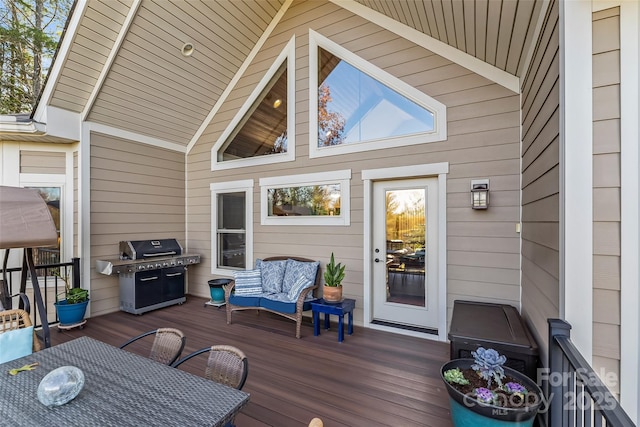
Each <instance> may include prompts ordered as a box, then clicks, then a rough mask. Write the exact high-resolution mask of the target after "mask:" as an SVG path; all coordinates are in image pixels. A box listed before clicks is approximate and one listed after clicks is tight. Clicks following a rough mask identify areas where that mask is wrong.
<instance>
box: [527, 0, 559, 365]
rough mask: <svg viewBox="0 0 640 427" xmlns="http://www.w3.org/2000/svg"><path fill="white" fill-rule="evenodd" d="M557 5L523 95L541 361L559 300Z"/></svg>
mask: <svg viewBox="0 0 640 427" xmlns="http://www.w3.org/2000/svg"><path fill="white" fill-rule="evenodd" d="M558 3H559V2H558V1H552V2H551V4H550V5H549V9H548V11H547V16H546V18H545V21H544V24H543V27H542V30H541V32H540V37H539V39H538V42H537V45H536V49H535V52H534V55H533V58H532V61H531V65H530V68H529V70H528V71H527V73H526V75H525V78H524V80H523V82H524V84H523V92H522V153H521V155H522V314H523V317H524V318H525V320H526V321H527V323H528V324H529V326H530V327H531V328H532V331H533V333H534V336H535V338H536V340H537V341H538V343H540V345H541V360H543V361H544V360H546V353H547V319H548V318H550V317H558V315H559V298H560V289H559V286H560V285H559V283H560V281H559V280H560V278H559V269H560V268H559V263H560V256H559V238H560V235H559V212H560V211H559V205H558V203H559V192H560V182H559V158H560V155H559V143H558V141H559V129H560V121H559V104H560V97H559V91H558V88H559V56H558V54H559V38H558V31H559V26H558V20H559V17H558Z"/></svg>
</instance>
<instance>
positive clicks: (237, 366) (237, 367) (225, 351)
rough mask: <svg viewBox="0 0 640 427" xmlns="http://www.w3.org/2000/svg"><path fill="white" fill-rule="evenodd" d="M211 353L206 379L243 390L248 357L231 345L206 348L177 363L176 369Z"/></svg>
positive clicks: (174, 365) (206, 369) (175, 364)
mask: <svg viewBox="0 0 640 427" xmlns="http://www.w3.org/2000/svg"><path fill="white" fill-rule="evenodd" d="M204 353H209V359H208V360H207V366H206V368H205V375H204V376H205V378H207V379H209V380H212V381H216V382H219V383H222V384H225V385H228V386H230V387H234V388H237V389H238V390H240V389H242V386H244V383H245V381H246V380H247V374H248V361H247V356H245V354H244V353H243V352H242V351H241V350H240V349H238V348H236V347H233V346H230V345H214V346H211V347H205V348H202V349H200V350H197V351H194V352H193V353H191V354H189V355H187V356H185V357H183V358H182V359H180V360H178V361H177V362H175V363H174V364H173V365H171V366H173V367H174V368H177V367H178V366H180V365H181V364H182V363H184V362H186V361H187V360H189V359H192V358H193V357H195V356H198V355H200V354H204Z"/></svg>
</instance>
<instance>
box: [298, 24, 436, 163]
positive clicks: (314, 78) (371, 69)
mask: <svg viewBox="0 0 640 427" xmlns="http://www.w3.org/2000/svg"><path fill="white" fill-rule="evenodd" d="M318 47H321V48H323V49H325V50H327V51H329V52H331V53H332V54H334V55H336V56H337V57H339V58H340V59H342V60H343V61H346V62H347V63H349V64H350V65H352V66H353V67H355V68H357V69H358V70H360V71H361V72H363V73H365V74H367V75H369V76H370V77H372V78H374V79H376V80H378V81H379V82H381V83H383V84H385V85H387V86H388V87H390V88H391V89H393V90H395V91H396V92H398V93H399V94H401V95H402V96H404V97H406V98H407V99H410V100H411V101H413V102H415V103H416V104H418V105H419V106H421V107H423V108H425V109H427V110H429V111H430V112H432V113H433V125H434V130H433V131H431V132H424V133H419V134H414V135H409V136H399V137H392V138H384V139H378V140H369V141H363V142H358V143H352V144H344V145H334V146H330V147H318V130H317V129H318V72H317V70H318ZM309 70H310V71H309V157H310V158H315V157H325V156H334V155H340V154H348V153H359V152H362V151H369V150H380V149H384V148H392V147H399V146H406V145H416V144H424V143H428V142H436V141H444V140H446V139H447V107H446V105H444V104H443V103H441V102H438V101H436V100H435V99H433V98H432V97H430V96H428V95H427V94H425V93H423V92H421V91H419V90H418V89H416V88H414V87H412V86H411V85H409V84H407V83H405V82H403V81H402V80H400V79H398V78H397V77H395V76H393V75H391V74H390V73H388V72H386V71H384V70H382V69H380V68H378V67H376V66H375V65H373V64H371V63H369V62H368V61H366V60H364V59H362V58H360V57H359V56H357V55H356V54H354V53H353V52H350V51H349V50H347V49H345V48H344V47H342V46H340V45H338V44H337V43H334V42H332V41H331V40H329V39H328V38H326V37H324V36H322V35H320V34H319V33H317V32H315V31H313V30H311V29H310V30H309Z"/></svg>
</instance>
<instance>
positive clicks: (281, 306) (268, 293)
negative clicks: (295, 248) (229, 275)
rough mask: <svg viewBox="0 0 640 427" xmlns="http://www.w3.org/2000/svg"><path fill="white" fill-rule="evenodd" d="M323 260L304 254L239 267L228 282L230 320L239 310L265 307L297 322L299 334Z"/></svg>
mask: <svg viewBox="0 0 640 427" xmlns="http://www.w3.org/2000/svg"><path fill="white" fill-rule="evenodd" d="M320 280H321V274H320V262H318V261H313V260H311V259H307V258H301V257H294V256H291V257H286V256H277V257H270V258H265V259H263V260H261V259H259V260H257V261H256V268H254V269H253V270H245V271H238V272H236V274H235V275H234V280H233V281H232V282H231V283H229V284H228V285H226V287H225V291H224V299H225V302H226V308H227V324H231V315H232V313H233V312H234V311H239V310H266V311H269V312H271V313H275V314H279V315H280V316H283V317H286V318H287V319H291V320H293V321H295V322H296V338H300V326H301V325H302V313H303V312H304V311H307V310H311V301H315V300H316V299H317V292H318V288H319V286H320Z"/></svg>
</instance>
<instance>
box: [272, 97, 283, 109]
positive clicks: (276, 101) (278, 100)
mask: <svg viewBox="0 0 640 427" xmlns="http://www.w3.org/2000/svg"><path fill="white" fill-rule="evenodd" d="M281 105H282V99H280V98H278V99H276V100H275V101H273V108H278V107H279V106H281Z"/></svg>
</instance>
